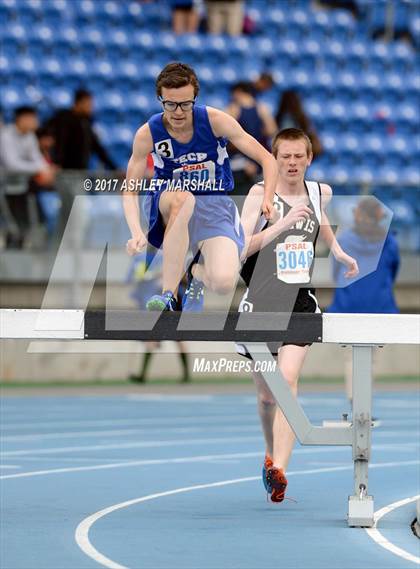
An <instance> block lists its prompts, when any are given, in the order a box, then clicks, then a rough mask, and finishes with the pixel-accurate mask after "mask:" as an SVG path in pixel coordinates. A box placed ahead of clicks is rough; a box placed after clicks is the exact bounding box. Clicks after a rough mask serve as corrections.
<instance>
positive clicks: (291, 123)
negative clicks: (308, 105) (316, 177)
mask: <svg viewBox="0 0 420 569" xmlns="http://www.w3.org/2000/svg"><path fill="white" fill-rule="evenodd" d="M276 123H277V126H278V128H279V130H283V129H284V128H299V129H301V130H303V131H304V132H306V133H307V135H308V136H309V138H310V140H311V142H312V151H313V159H312V161H313V160H315V159H316V158H317V157H318V156H319V155H320V154H322V145H321V141H320V140H319V137H318V135H317V133H316V130H315V127H314V125H313V124H312V123H311V121H310V119H309V117H308V116H307V115H306V113H305V110H304V108H303V105H302V101H301V100H300V97H299V95H298V93H296V92H295V91H292V90H287V91H284V92H283V94H282V95H281V97H280V101H279V106H278V109H277V113H276Z"/></svg>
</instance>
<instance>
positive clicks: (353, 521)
mask: <svg viewBox="0 0 420 569" xmlns="http://www.w3.org/2000/svg"><path fill="white" fill-rule="evenodd" d="M373 348H374V346H372V345H353V427H352V431H353V460H354V494H353V496H349V510H348V524H349V526H359V527H372V526H373V522H374V520H373V512H374V506H373V497H372V496H369V495H368V467H369V459H370V453H371V431H372V352H373Z"/></svg>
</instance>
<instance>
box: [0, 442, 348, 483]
mask: <svg viewBox="0 0 420 569" xmlns="http://www.w3.org/2000/svg"><path fill="white" fill-rule="evenodd" d="M340 451H348V452H350V449H347V448H346V447H334V448H331V449H329V448H315V447H314V448H306V449H296V450H295V451H294V454H310V453H317V454H318V453H324V452H325V453H326V452H328V453H331V452H340ZM256 456H259V457H261V456H262V452H261V450H259V451H256V452H241V453H235V454H210V455H200V456H187V457H179V458H156V459H142V460H130V461H128V460H126V461H124V462H115V459H114V461H113V462H110V463H108V464H94V465H90V466H74V467H71V468H54V469H46V470H32V471H30V472H21V473H19V474H8V475H3V476H0V480H6V479H10V478H32V477H33V476H47V475H49V474H65V473H69V472H88V471H91V470H109V469H112V468H130V467H132V466H151V465H159V464H183V463H184V464H185V463H190V462H211V461H212V460H219V459H224V460H230V459H240V458H255V457H256ZM110 460H111V459H110ZM346 468H347V467H346Z"/></svg>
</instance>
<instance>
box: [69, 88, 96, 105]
mask: <svg viewBox="0 0 420 569" xmlns="http://www.w3.org/2000/svg"><path fill="white" fill-rule="evenodd" d="M91 97H92V93H91V92H90V91H88V90H87V89H77V91H75V92H74V98H73V100H74V102H75V103H79V102H80V101H82V100H83V99H88V98H89V99H90V98H91Z"/></svg>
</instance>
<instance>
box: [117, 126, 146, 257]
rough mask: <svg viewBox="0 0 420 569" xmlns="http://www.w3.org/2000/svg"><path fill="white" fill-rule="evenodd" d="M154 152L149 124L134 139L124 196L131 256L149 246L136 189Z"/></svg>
mask: <svg viewBox="0 0 420 569" xmlns="http://www.w3.org/2000/svg"><path fill="white" fill-rule="evenodd" d="M152 150H153V140H152V135H151V132H150V128H149V125H148V124H144V125H143V126H142V127H140V128H139V130H138V131H137V133H136V135H135V137H134V143H133V152H132V154H131V158H130V160H129V162H128V166H127V178H126V184H127V191H125V192H123V194H122V198H123V208H124V214H125V219H126V221H127V224H128V227H129V228H130V232H131V239H129V240H128V242H127V251H128V253H129V254H130V255H134V254H135V253H137V252H140V251H141V250H142V249H144V247H145V246H146V245H147V240H146V237H145V235H144V233H143V231H142V229H141V225H140V208H139V199H138V191H136V190H135V188H136V187H137V183H140V180H142V179H143V178H144V175H145V173H146V168H147V156H148V154H149V153H150V152H151V151H152ZM130 190H132V191H130Z"/></svg>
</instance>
